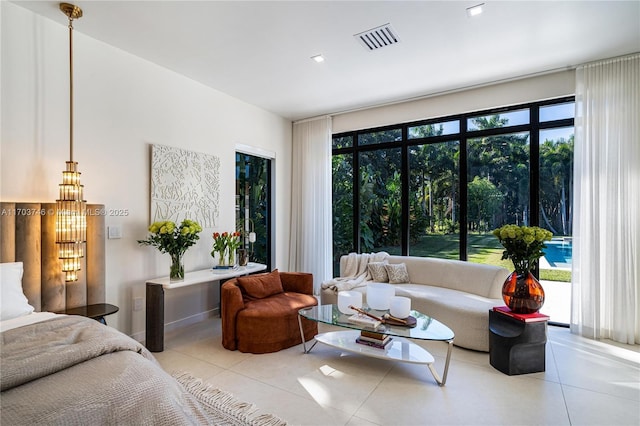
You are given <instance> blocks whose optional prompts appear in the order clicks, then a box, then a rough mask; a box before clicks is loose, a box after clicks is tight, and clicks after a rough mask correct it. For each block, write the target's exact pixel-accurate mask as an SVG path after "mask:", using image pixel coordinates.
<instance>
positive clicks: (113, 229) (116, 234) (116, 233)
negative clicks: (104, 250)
mask: <svg viewBox="0 0 640 426" xmlns="http://www.w3.org/2000/svg"><path fill="white" fill-rule="evenodd" d="M107 237H108V238H109V239H110V240H115V239H118V238H122V227H121V226H109V227H107Z"/></svg>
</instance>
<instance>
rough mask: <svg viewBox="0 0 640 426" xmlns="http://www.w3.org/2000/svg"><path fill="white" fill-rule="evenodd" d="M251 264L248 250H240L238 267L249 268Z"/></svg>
mask: <svg viewBox="0 0 640 426" xmlns="http://www.w3.org/2000/svg"><path fill="white" fill-rule="evenodd" d="M248 263H249V253H247V250H246V249H239V250H238V266H247V264H248Z"/></svg>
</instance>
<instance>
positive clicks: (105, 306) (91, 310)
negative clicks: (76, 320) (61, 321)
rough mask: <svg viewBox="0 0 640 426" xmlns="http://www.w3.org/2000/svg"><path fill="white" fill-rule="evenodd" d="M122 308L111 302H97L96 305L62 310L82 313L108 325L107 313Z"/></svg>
mask: <svg viewBox="0 0 640 426" xmlns="http://www.w3.org/2000/svg"><path fill="white" fill-rule="evenodd" d="M119 309H120V308H118V307H117V306H115V305H111V304H109V303H96V304H95V305H87V306H79V307H77V308H71V309H67V310H65V311H62V312H60V313H61V314H67V315H82V316H83V317H88V318H93V319H94V320H96V321H98V322H100V323H102V324H104V325H107V321H106V320H105V319H104V317H106V316H107V315H111V314H115V313H116V312H118V310H119Z"/></svg>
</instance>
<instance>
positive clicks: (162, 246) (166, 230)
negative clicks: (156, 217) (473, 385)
mask: <svg viewBox="0 0 640 426" xmlns="http://www.w3.org/2000/svg"><path fill="white" fill-rule="evenodd" d="M201 231H202V227H201V226H200V225H199V224H198V222H196V221H194V220H190V219H185V220H183V221H182V223H180V226H176V224H175V223H174V222H171V221H169V220H165V221H159V222H153V223H152V224H151V225H150V226H149V232H151V235H149V237H148V238H147V239H146V240H138V243H139V244H141V245H144V246H153V247H156V248H157V249H158V250H160V252H161V253H169V255H170V256H171V269H170V270H169V279H170V280H171V281H181V280H183V279H184V263H183V260H182V256H183V255H184V253H185V252H186V251H187V249H188V248H189V247H191V246H192V245H194V244H195V243H196V241H197V240H198V239H200V236H199V235H198V234H199V233H200V232H201Z"/></svg>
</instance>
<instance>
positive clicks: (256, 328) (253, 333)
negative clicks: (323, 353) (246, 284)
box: [236, 292, 318, 353]
mask: <svg viewBox="0 0 640 426" xmlns="http://www.w3.org/2000/svg"><path fill="white" fill-rule="evenodd" d="M317 303H318V302H317V300H316V298H315V297H314V296H310V295H308V294H302V293H290V292H286V293H280V294H276V295H274V296H271V297H268V298H266V299H260V300H255V301H251V302H247V303H245V309H243V310H242V311H240V312H238V316H237V318H236V336H237V340H238V350H239V351H240V352H250V353H266V352H276V351H279V350H281V349H284V348H289V347H291V346H295V345H298V344H300V343H302V340H301V339H300V327H299V325H298V311H299V310H300V309H303V308H305V307H308V306H313V305H315V304H317ZM302 328H303V330H304V331H305V333H304V334H305V341H306V340H309V339H311V338H312V337H313V336H315V335H316V334H317V333H318V326H317V323H316V322H313V321H309V320H305V322H303V324H302Z"/></svg>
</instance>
